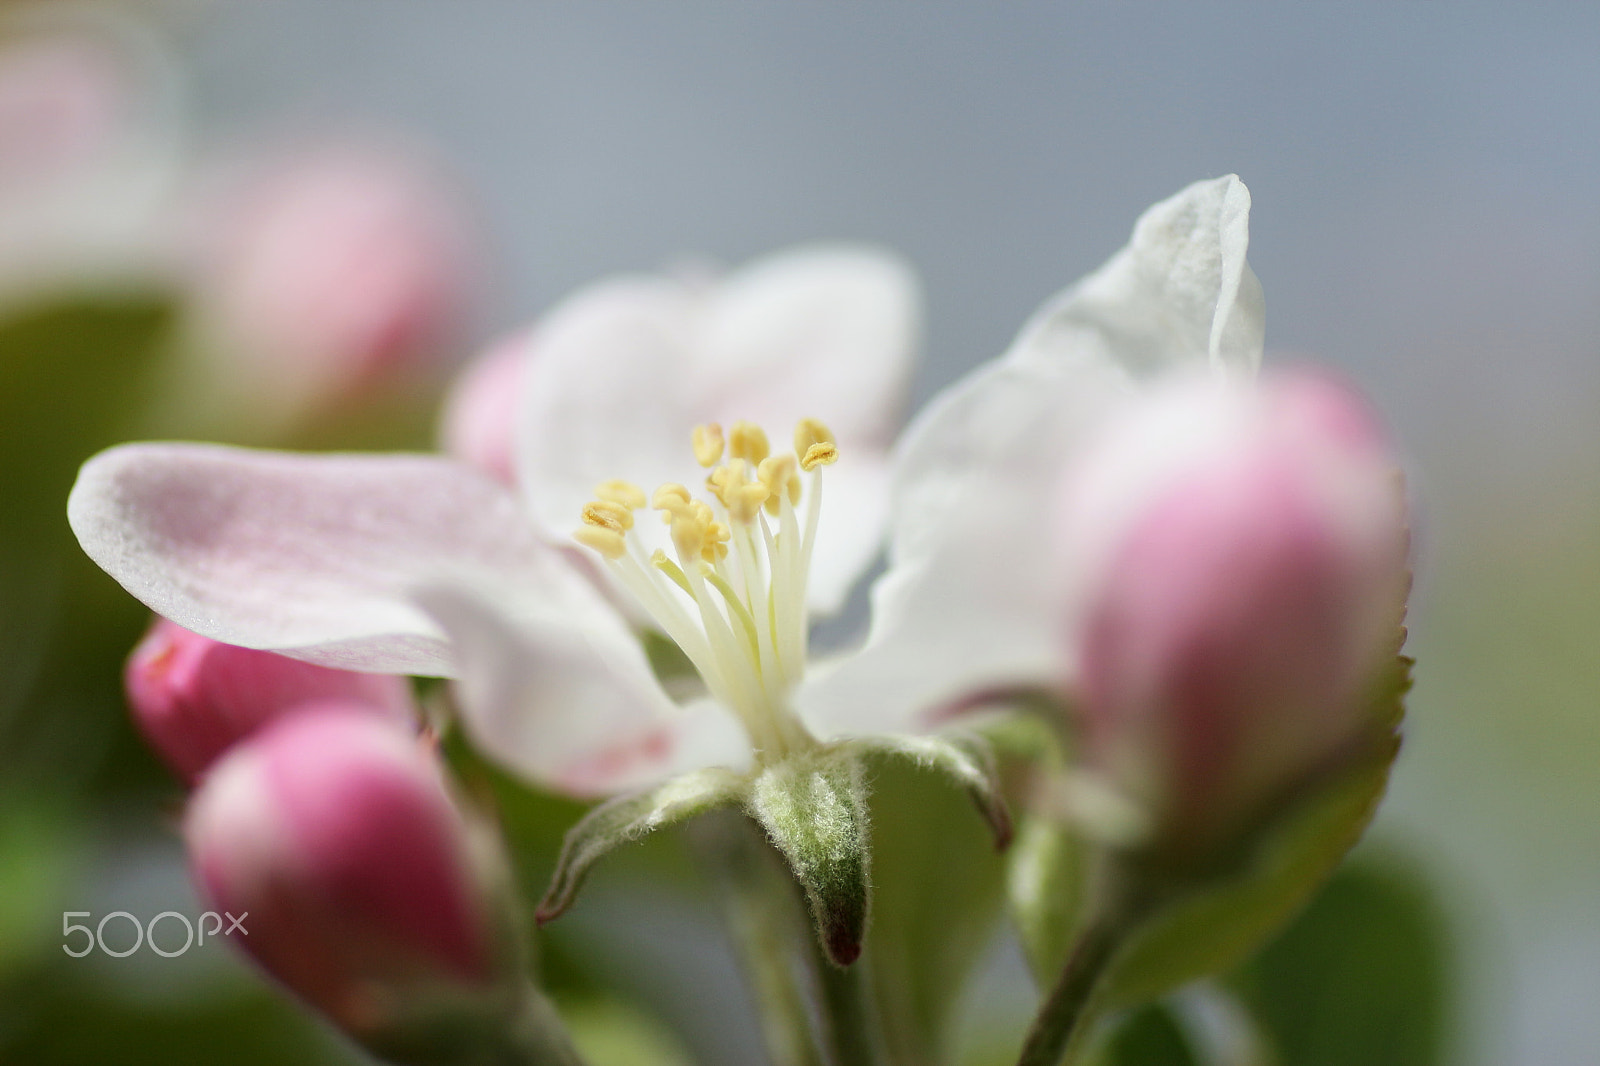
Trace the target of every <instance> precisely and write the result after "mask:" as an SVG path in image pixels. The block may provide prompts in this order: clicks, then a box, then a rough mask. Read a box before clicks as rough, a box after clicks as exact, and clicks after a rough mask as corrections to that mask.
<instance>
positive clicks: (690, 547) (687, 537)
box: [672, 512, 706, 563]
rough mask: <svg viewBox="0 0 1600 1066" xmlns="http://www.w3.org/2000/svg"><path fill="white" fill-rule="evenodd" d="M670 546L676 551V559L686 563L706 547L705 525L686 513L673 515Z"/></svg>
mask: <svg viewBox="0 0 1600 1066" xmlns="http://www.w3.org/2000/svg"><path fill="white" fill-rule="evenodd" d="M672 546H673V547H674V548H676V549H678V558H679V559H681V560H682V561H683V562H684V563H688V562H689V560H691V559H693V558H695V557H696V556H698V555H699V554H700V552H701V551H702V550H703V549H704V548H705V546H706V527H705V524H704V523H703V522H701V521H700V520H699V519H697V518H695V517H694V516H692V515H689V514H686V513H682V512H680V513H679V514H676V515H673V517H672Z"/></svg>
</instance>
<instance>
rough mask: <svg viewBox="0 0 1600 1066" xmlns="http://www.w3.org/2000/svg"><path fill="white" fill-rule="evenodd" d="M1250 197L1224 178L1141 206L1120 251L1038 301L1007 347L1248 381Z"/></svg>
mask: <svg viewBox="0 0 1600 1066" xmlns="http://www.w3.org/2000/svg"><path fill="white" fill-rule="evenodd" d="M1249 227H1250V191H1249V190H1248V189H1246V188H1245V185H1244V182H1242V181H1240V180H1239V179H1238V178H1237V177H1235V176H1233V175H1231V174H1230V175H1228V176H1227V177H1224V178H1216V179H1214V180H1211V181H1199V182H1196V183H1194V184H1193V185H1190V186H1189V187H1188V188H1186V189H1184V190H1183V191H1182V192H1180V193H1178V194H1177V195H1176V196H1173V197H1171V198H1170V199H1167V200H1163V201H1161V202H1160V203H1159V204H1156V205H1155V206H1154V207H1152V208H1150V209H1149V210H1148V211H1146V212H1145V213H1144V214H1143V215H1141V216H1139V221H1138V222H1137V223H1135V225H1134V228H1133V237H1132V239H1131V240H1129V242H1128V245H1127V247H1125V248H1123V249H1122V250H1121V251H1120V252H1118V253H1117V254H1116V255H1114V256H1112V257H1111V259H1110V260H1109V261H1107V262H1106V264H1105V265H1104V266H1102V267H1101V268H1100V269H1099V270H1097V271H1095V272H1094V273H1093V274H1090V275H1089V276H1088V277H1086V278H1084V279H1083V280H1082V281H1081V282H1079V283H1078V284H1077V285H1076V286H1074V287H1073V288H1071V289H1069V290H1067V291H1066V292H1065V293H1063V294H1061V296H1059V297H1057V298H1056V299H1055V300H1053V301H1051V302H1050V303H1048V304H1046V305H1045V306H1044V308H1043V309H1042V310H1041V311H1040V312H1039V313H1038V314H1037V315H1035V316H1034V319H1033V321H1032V322H1030V323H1029V324H1028V326H1027V327H1025V328H1024V329H1023V332H1022V335H1021V337H1019V338H1018V341H1017V344H1016V345H1015V346H1014V347H1013V349H1012V353H1011V355H1012V357H1015V358H1019V359H1043V360H1059V359H1061V358H1063V357H1065V358H1069V359H1084V358H1098V359H1103V360H1109V361H1111V362H1114V363H1117V364H1118V365H1120V366H1122V367H1123V368H1124V369H1126V370H1127V371H1128V372H1129V373H1131V374H1133V375H1135V376H1136V377H1139V378H1150V377H1152V376H1155V375H1157V374H1161V373H1164V372H1166V371H1167V370H1170V369H1184V368H1192V367H1197V366H1210V367H1211V368H1212V370H1214V371H1215V372H1217V373H1218V374H1220V375H1224V376H1229V377H1236V378H1239V377H1242V378H1248V377H1250V376H1251V375H1253V374H1254V373H1255V370H1256V368H1257V367H1258V366H1260V365H1261V344H1262V337H1263V334H1264V331H1265V320H1264V315H1265V307H1264V304H1263V302H1262V298H1261V283H1260V282H1259V281H1258V280H1256V276H1255V272H1254V271H1252V270H1251V269H1250V264H1249V263H1248V262H1247V261H1246V259H1245V252H1246V250H1247V249H1248V246H1249V243H1250V228H1249Z"/></svg>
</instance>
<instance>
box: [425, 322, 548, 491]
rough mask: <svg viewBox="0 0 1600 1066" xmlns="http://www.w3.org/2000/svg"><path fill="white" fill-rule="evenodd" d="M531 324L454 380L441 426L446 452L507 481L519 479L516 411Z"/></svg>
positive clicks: (487, 353) (473, 363)
mask: <svg viewBox="0 0 1600 1066" xmlns="http://www.w3.org/2000/svg"><path fill="white" fill-rule="evenodd" d="M530 333H531V331H530V330H524V331H523V332H520V333H516V334H513V335H512V336H510V337H507V338H506V339H504V340H502V341H500V342H499V343H498V344H495V345H493V346H491V347H490V348H489V350H488V351H486V352H484V353H483V354H482V355H480V356H478V358H476V359H474V360H473V361H472V362H471V363H469V364H468V365H467V367H466V369H465V370H463V371H462V372H461V375H460V376H459V377H458V378H457V379H456V381H455V384H454V385H453V386H451V389H450V395H449V396H448V397H447V398H446V400H445V405H444V416H443V418H442V419H441V422H440V426H439V438H440V443H441V445H442V446H443V448H444V450H445V452H446V453H447V454H449V455H452V456H454V457H455V458H457V459H460V460H461V461H463V462H465V463H468V464H470V465H472V466H475V467H477V468H478V469H479V470H483V471H485V472H486V473H488V474H490V475H492V476H493V477H495V478H496V479H497V480H499V481H501V482H504V483H505V484H507V485H510V484H513V483H515V481H516V458H515V457H516V443H517V441H516V436H517V411H518V409H519V406H520V400H521V392H522V367H523V362H524V360H526V358H527V352H528V345H529V339H530Z"/></svg>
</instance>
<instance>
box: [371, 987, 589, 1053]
mask: <svg viewBox="0 0 1600 1066" xmlns="http://www.w3.org/2000/svg"><path fill="white" fill-rule="evenodd" d="M503 1007H504V1009H498V1008H496V1009H488V1010H477V1009H473V1007H472V1006H470V1005H465V1004H463V1005H458V1006H457V1007H455V1008H453V1009H445V1010H441V1011H439V1012H438V1013H437V1014H435V1015H433V1016H431V1017H421V1018H417V1019H414V1020H412V1021H410V1022H408V1023H406V1024H404V1025H401V1026H397V1027H395V1028H392V1029H388V1030H385V1031H383V1032H378V1033H370V1034H367V1036H366V1037H365V1039H363V1041H362V1043H364V1044H365V1045H366V1047H367V1050H369V1051H371V1052H372V1053H373V1054H374V1055H376V1056H377V1057H378V1058H380V1059H382V1060H384V1061H386V1062H391V1063H395V1064H397V1066H585V1063H584V1059H583V1056H581V1055H579V1054H578V1051H577V1049H576V1048H575V1047H573V1045H572V1040H571V1038H570V1037H569V1036H568V1035H567V1030H566V1027H565V1026H564V1025H563V1024H562V1022H561V1019H560V1017H559V1016H558V1015H557V1014H556V1011H555V1008H554V1007H553V1006H552V1005H551V1003H550V1001H549V1000H548V999H546V998H545V997H544V995H543V994H542V993H541V992H540V991H539V990H538V989H536V988H534V987H533V986H532V985H527V986H525V987H524V988H523V989H521V990H520V991H519V993H518V995H517V999H516V1002H515V1003H509V1002H508V1003H505V1004H503Z"/></svg>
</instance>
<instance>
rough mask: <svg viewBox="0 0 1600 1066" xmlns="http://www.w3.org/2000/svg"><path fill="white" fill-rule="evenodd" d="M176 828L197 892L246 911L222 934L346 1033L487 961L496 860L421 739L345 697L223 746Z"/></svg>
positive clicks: (476, 974)
mask: <svg viewBox="0 0 1600 1066" xmlns="http://www.w3.org/2000/svg"><path fill="white" fill-rule="evenodd" d="M184 835H185V837H186V838H187V841H188V845H189V857H190V861H191V864H192V869H193V872H194V875H195V879H196V882H197V884H198V887H199V889H200V892H201V895H202V897H203V899H204V901H205V904H206V905H207V906H208V907H210V908H211V909H213V910H216V911H219V912H221V911H226V912H228V913H230V914H232V915H234V916H242V915H248V917H245V918H243V923H244V927H245V929H246V930H247V932H248V935H245V936H240V935H237V934H235V935H234V936H233V940H234V942H235V943H236V944H237V945H238V946H239V947H241V948H243V949H244V950H246V951H248V952H249V953H250V954H251V955H252V956H254V958H255V959H256V961H257V962H259V963H260V964H261V966H262V967H263V968H264V969H266V970H267V971H268V972H269V973H271V974H272V975H273V976H274V977H276V978H277V979H278V980H279V981H281V982H283V984H284V985H286V986H287V987H288V988H289V989H291V990H292V991H294V992H295V993H296V994H297V995H299V996H300V997H301V998H302V999H304V1000H305V1001H306V1002H308V1003H310V1004H311V1005H312V1006H314V1007H316V1008H317V1009H319V1010H321V1011H322V1012H324V1013H325V1014H327V1015H328V1016H329V1017H331V1018H332V1019H333V1020H334V1021H335V1022H337V1023H338V1024H339V1025H340V1026H342V1027H343V1028H345V1029H346V1030H347V1031H350V1032H352V1033H354V1034H356V1035H358V1036H363V1035H371V1034H373V1033H377V1032H381V1031H383V1030H384V1029H385V1028H388V1027H392V1026H397V1025H399V1024H403V1023H404V1022H405V1021H407V1020H408V1018H409V1017H412V1016H413V1015H414V1014H415V1013H416V1012H419V1011H421V1010H423V1009H425V1008H426V1006H427V1005H428V1003H429V1002H430V999H431V998H432V997H437V996H439V995H441V994H447V993H448V992H449V991H454V992H456V993H458V994H459V992H460V991H461V990H462V989H463V987H466V988H468V989H479V991H482V990H483V989H484V988H486V987H487V986H488V985H489V984H491V983H492V982H494V981H495V980H496V979H497V977H498V975H499V974H500V972H501V967H500V963H499V961H498V960H499V958H500V956H499V954H498V950H499V947H500V937H501V933H502V930H501V927H500V926H499V925H498V924H496V923H497V922H498V920H499V918H500V913H501V912H500V910H499V906H500V902H501V901H502V900H503V898H504V897H503V896H502V895H501V891H502V887H503V886H502V884H501V880H500V876H501V875H500V872H499V869H498V867H497V866H495V865H493V864H492V863H490V862H485V860H484V856H483V853H482V849H481V848H480V847H478V846H477V842H475V840H474V829H473V827H472V826H471V825H470V824H469V823H468V821H467V819H466V817H465V816H464V815H463V813H462V812H461V810H460V809H459V808H458V807H457V806H456V804H455V802H454V801H453V799H452V797H451V795H450V791H449V787H448V785H447V783H446V781H445V779H444V775H443V772H442V770H441V768H440V766H439V762H438V759H437V758H436V757H435V756H434V755H433V753H432V752H431V751H430V750H429V749H428V747H427V746H426V744H425V742H424V741H421V740H419V739H418V738H416V737H414V736H411V735H409V734H408V733H407V732H406V731H404V730H401V729H397V728H395V727H394V726H393V725H392V724H391V723H388V722H384V721H380V720H377V719H374V718H373V717H372V716H371V715H369V714H367V713H365V712H364V711H362V710H360V709H358V708H348V709H344V710H341V709H338V708H336V707H332V706H324V707H320V708H317V709H315V710H312V711H308V712H305V713H301V714H296V715H291V716H289V717H287V718H283V719H280V720H279V721H277V722H274V723H273V724H272V725H270V726H268V727H267V728H266V729H265V730H263V731H261V732H260V733H258V734H257V735H255V736H254V737H252V738H250V739H249V740H248V741H246V742H244V743H242V744H240V745H238V746H237V747H235V748H234V749H233V750H232V751H231V752H229V753H228V755H227V756H225V757H224V758H223V759H222V760H221V761H220V762H219V763H218V764H217V765H216V768H215V769H214V770H213V771H212V772H211V774H210V775H209V776H208V777H207V778H206V780H205V782H204V783H203V784H202V785H201V787H200V788H199V789H198V790H197V791H196V792H195V794H194V796H193V798H192V800H191V801H190V804H189V809H188V814H187V816H186V818H185V822H184Z"/></svg>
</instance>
